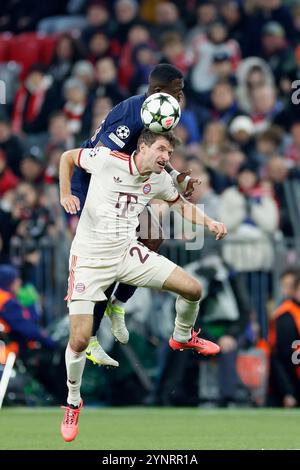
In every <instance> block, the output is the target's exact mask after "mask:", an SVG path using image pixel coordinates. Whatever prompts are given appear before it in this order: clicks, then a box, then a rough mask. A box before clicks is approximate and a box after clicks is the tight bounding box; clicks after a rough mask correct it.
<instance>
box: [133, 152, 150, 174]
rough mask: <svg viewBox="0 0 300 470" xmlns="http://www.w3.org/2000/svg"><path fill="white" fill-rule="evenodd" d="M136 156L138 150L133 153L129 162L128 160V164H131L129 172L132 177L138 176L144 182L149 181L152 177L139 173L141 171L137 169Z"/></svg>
mask: <svg viewBox="0 0 300 470" xmlns="http://www.w3.org/2000/svg"><path fill="white" fill-rule="evenodd" d="M135 154H136V150H135V151H134V152H132V154H131V155H130V157H129V160H128V163H129V172H130V174H131V175H132V176H138V177H139V178H141V179H142V180H143V181H144V182H145V181H148V179H149V178H150V176H146V175H141V174H140V173H139V170H138V169H137V167H136V165H135V161H134V156H135Z"/></svg>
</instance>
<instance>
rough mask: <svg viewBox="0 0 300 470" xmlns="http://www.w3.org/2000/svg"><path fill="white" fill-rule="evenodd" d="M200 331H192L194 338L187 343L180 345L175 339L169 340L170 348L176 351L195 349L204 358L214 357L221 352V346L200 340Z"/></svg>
mask: <svg viewBox="0 0 300 470" xmlns="http://www.w3.org/2000/svg"><path fill="white" fill-rule="evenodd" d="M199 333H200V330H199V331H197V332H196V331H194V330H192V338H191V339H190V340H189V341H186V342H185V343H179V342H178V341H175V339H173V337H172V336H171V338H170V339H169V346H170V347H171V348H172V349H174V350H179V351H183V350H184V349H193V350H194V351H196V352H197V353H198V354H203V356H214V355H215V354H218V353H219V352H220V346H218V345H217V344H215V343H213V342H212V341H208V340H206V339H202V338H199V336H198V335H199Z"/></svg>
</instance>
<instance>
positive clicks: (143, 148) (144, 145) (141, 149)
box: [139, 142, 146, 152]
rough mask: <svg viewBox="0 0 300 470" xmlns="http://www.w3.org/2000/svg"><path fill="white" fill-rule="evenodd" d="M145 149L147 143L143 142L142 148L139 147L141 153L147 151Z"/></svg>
mask: <svg viewBox="0 0 300 470" xmlns="http://www.w3.org/2000/svg"><path fill="white" fill-rule="evenodd" d="M145 147H146V144H145V142H141V143H140V146H139V152H141V151H143V150H145Z"/></svg>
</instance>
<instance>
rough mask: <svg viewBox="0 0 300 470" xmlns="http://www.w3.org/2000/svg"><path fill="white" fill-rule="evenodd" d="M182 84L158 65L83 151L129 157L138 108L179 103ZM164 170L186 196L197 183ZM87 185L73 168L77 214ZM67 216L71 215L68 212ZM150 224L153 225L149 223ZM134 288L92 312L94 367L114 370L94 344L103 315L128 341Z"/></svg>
mask: <svg viewBox="0 0 300 470" xmlns="http://www.w3.org/2000/svg"><path fill="white" fill-rule="evenodd" d="M183 87H184V80H183V75H182V73H181V72H180V71H179V70H178V69H177V68H176V67H174V66H172V65H170V64H159V65H157V66H156V67H155V68H154V69H153V71H152V72H151V74H150V77H149V87H148V91H147V93H145V94H143V95H137V96H132V97H131V98H128V99H127V100H125V101H122V102H121V103H119V104H118V105H117V106H115V107H114V108H113V109H112V110H111V111H110V113H109V114H108V115H107V117H106V119H105V120H104V121H103V122H102V123H101V124H100V126H99V127H98V129H97V130H96V131H95V133H94V135H93V136H92V137H91V138H90V139H89V140H87V141H85V142H84V144H83V145H82V147H83V148H94V147H99V146H105V147H108V148H110V149H111V150H117V151H120V152H123V153H126V154H129V155H130V154H132V152H134V151H135V149H136V144H137V140H138V138H139V136H140V133H141V131H142V129H143V128H144V124H143V122H142V120H141V107H142V104H143V102H144V101H145V99H146V98H147V96H149V95H152V94H153V93H158V92H164V93H169V94H170V95H172V96H173V97H174V98H176V99H177V100H178V101H179V102H180V101H181V99H182V97H183V91H182V90H183ZM166 170H167V171H168V172H169V173H170V174H171V176H172V178H173V181H174V183H175V184H176V186H177V187H178V188H179V189H180V190H181V191H183V192H184V195H185V196H187V197H188V196H189V195H190V194H191V193H192V191H193V186H194V184H196V183H198V180H197V179H193V178H191V177H190V176H189V171H187V172H185V173H180V174H179V172H177V171H176V170H174V169H173V168H172V167H171V165H169V167H168V168H166ZM89 181H90V174H88V173H86V172H85V171H84V170H82V169H80V168H78V167H77V168H76V170H75V171H74V174H73V178H72V188H71V190H72V195H73V196H74V202H75V205H76V208H77V211H81V210H82V208H83V206H84V202H85V199H86V195H87V191H88V187H89ZM70 213H74V212H72V211H71V210H70ZM151 223H152V221H151ZM162 241H163V240H162V238H159V239H143V240H142V242H143V244H144V245H146V246H147V247H148V248H150V249H151V250H153V251H158V249H159V247H160V245H161V243H162ZM114 287H115V286H111V288H110V289H109V291H107V292H106V296H107V298H108V299H110V297H111V294H112V291H113V289H114ZM135 289H136V287H134V286H129V285H125V284H119V286H118V287H117V289H116V291H115V294H114V296H113V297H112V299H111V300H109V301H107V302H99V304H98V305H97V306H96V308H95V311H94V326H93V332H92V337H91V341H90V344H89V346H88V348H87V352H86V355H87V358H88V359H90V360H91V361H92V362H93V363H94V364H98V365H108V366H113V367H117V366H118V365H119V364H118V362H117V361H115V360H114V359H112V358H111V357H109V356H108V355H107V354H106V353H105V351H104V350H103V349H102V347H101V346H100V344H99V342H98V340H97V336H96V334H97V331H98V328H99V325H100V322H101V320H102V317H103V315H104V311H105V313H106V314H107V315H108V316H109V318H110V320H111V322H112V333H113V335H114V336H115V338H116V339H117V340H118V341H120V342H121V343H123V344H126V343H127V342H128V339H129V334H128V330H127V328H126V325H125V319H124V314H125V310H124V306H125V303H126V302H127V300H128V299H129V298H130V297H132V295H133V294H134V292H135ZM105 309H106V310H105Z"/></svg>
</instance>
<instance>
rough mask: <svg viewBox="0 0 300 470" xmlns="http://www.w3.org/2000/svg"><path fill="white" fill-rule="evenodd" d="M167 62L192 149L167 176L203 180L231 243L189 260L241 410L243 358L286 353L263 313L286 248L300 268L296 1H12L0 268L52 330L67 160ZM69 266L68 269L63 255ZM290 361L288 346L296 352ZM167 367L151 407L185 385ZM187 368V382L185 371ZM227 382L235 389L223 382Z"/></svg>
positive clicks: (5, 44)
mask: <svg viewBox="0 0 300 470" xmlns="http://www.w3.org/2000/svg"><path fill="white" fill-rule="evenodd" d="M160 62H167V63H171V64H173V65H175V66H176V67H178V68H179V69H180V70H181V71H182V72H183V74H184V78H185V89H184V91H185V99H184V105H183V109H182V118H181V120H180V123H179V124H178V126H177V127H176V129H175V132H176V134H177V135H178V136H179V137H180V139H181V141H182V145H181V147H180V148H179V149H178V150H177V151H176V153H175V154H174V156H173V157H172V158H173V161H172V164H173V166H174V167H175V168H176V169H177V170H178V171H183V170H186V169H188V168H191V170H192V173H193V176H195V177H196V176H199V177H200V178H201V180H202V184H201V185H200V186H199V187H198V188H197V189H196V190H195V192H194V194H193V197H192V201H193V202H195V203H201V204H204V207H205V209H206V210H207V212H208V214H209V215H211V216H212V217H215V218H219V219H220V220H222V221H223V222H225V223H226V225H227V227H228V231H229V236H228V241H227V242H226V243H225V244H224V245H223V246H222V247H221V249H218V250H217V249H216V246H215V245H214V244H212V246H211V247H210V246H206V245H205V247H204V250H203V253H202V254H201V260H196V259H194V260H190V261H194V262H196V265H194V264H193V263H190V264H189V267H190V269H192V270H193V272H194V273H196V275H199V277H201V279H202V278H203V282H204V284H205V283H206V284H207V298H206V300H205V302H204V305H203V311H204V312H207V318H208V321H207V323H209V324H210V325H212V328H210V335H211V337H212V338H216V337H217V338H218V340H219V342H220V344H221V345H222V348H223V351H224V356H226V353H227V357H225V359H224V356H222V359H221V361H223V362H222V369H223V371H224V372H223V376H222V374H221V376H220V377H219V378H218V381H219V384H220V387H221V389H222V390H223V392H222V393H223V395H222V393H221V397H219V399H220V401H221V402H223V403H227V402H231V401H234V400H235V398H234V397H235V389H236V380H235V375H234V374H235V372H236V371H235V369H236V354H237V351H238V349H239V348H240V347H242V346H243V345H245V344H248V345H249V344H252V345H254V344H256V342H257V340H258V339H259V338H262V339H263V340H265V341H266V340H268V341H267V352H264V354H265V355H266V357H268V358H270V354H272V353H271V352H270V351H271V349H270V348H272V347H275V346H274V345H275V344H277V339H278V338H277V336H276V335H275V336H274V326H272V327H270V328H268V322H269V320H268V312H269V313H270V312H272V310H275V307H276V305H278V304H279V303H280V301H281V300H282V298H281V297H280V295H277V298H274V295H273V292H274V275H273V274H274V269H275V267H276V269H277V271H278V263H279V262H281V260H280V261H279V259H278V254H277V252H276V249H275V248H274V246H275V244H276V241H278V240H284V241H286V243H287V244H289V246H292V248H293V249H292V251H291V252H290V254H289V258H287V257H285V258H284V260H283V261H282V265H280V268H281V270H283V269H284V268H285V267H289V264H294V265H295V266H293V269H294V268H295V269H297V265H296V264H297V263H296V262H295V259H296V254H297V243H295V240H296V239H297V237H298V235H299V230H300V229H299V226H298V219H297V216H300V207H299V204H300V203H299V200H300V198H299V194H300V108H299V104H298V102H300V96H299V97H298V95H300V93H299V92H298V88H299V89H300V82H299V80H300V1H298V0H290V1H283V0H244V1H242V0H202V1H201V0H186V1H184V2H181V1H178V0H173V1H168V0H167V1H162V0H140V1H137V0H115V1H113V0H110V1H108V0H60V1H57V0H52V1H51V2H50V1H49V2H41V1H40V0H14V1H7V2H2V3H1V5H0V80H1V84H2V85H3V84H4V87H3V86H2V87H1V88H0V103H1V106H0V264H13V265H14V266H16V267H17V268H18V269H19V273H20V275H21V277H22V279H23V283H24V284H25V285H32V286H34V287H35V288H36V289H38V290H40V291H43V292H40V293H41V294H42V296H41V298H40V302H41V305H42V306H43V307H45V308H46V310H47V309H48V310H47V318H46V319H45V318H44V319H43V315H42V318H41V321H42V323H44V325H47V324H48V323H50V322H51V309H52V307H53V309H55V306H51V305H50V307H49V305H48V306H47V305H45V298H46V297H47V295H46V294H45V292H44V290H45V289H44V287H45V286H44V284H43V285H41V266H45V265H46V266H47V273H46V278H47V279H46V282H45V284H47V282H48V283H49V279H51V277H53V278H54V277H55V275H54V274H53V270H54V268H53V264H54V263H55V262H56V261H55V259H54V260H53V258H55V257H54V252H55V253H56V252H57V250H56V251H55V250H54V251H53V250H52V251H51V249H50V250H49V246H50V247H52V246H54V247H55V246H57V245H60V246H61V247H63V246H64V243H65V244H66V246H68V243H69V242H70V240H71V238H72V236H73V234H74V230H75V228H76V223H77V220H76V218H75V217H70V218H66V217H65V215H64V214H63V213H62V211H61V209H60V206H59V198H58V165H59V158H60V155H61V153H62V152H63V151H64V150H66V149H70V148H74V147H78V146H80V145H81V144H82V143H83V141H84V140H86V139H87V138H88V137H90V136H91V135H93V134H94V133H95V132H96V130H97V128H98V127H99V125H100V124H101V122H102V120H103V119H104V118H105V116H106V115H107V113H108V112H109V111H110V110H111V109H112V108H113V107H114V106H115V105H116V104H117V103H119V102H120V101H121V100H123V99H126V98H127V97H129V96H132V95H134V94H142V93H145V92H146V90H147V82H148V76H149V73H150V71H151V70H152V68H153V67H154V66H155V65H156V64H158V63H160ZM298 82H299V83H298ZM3 92H5V93H3ZM124 124H126V116H124ZM45 246H47V250H46V251H45V249H44V247H45ZM298 249H299V247H298ZM65 251H66V252H67V250H65ZM45 253H47V256H46V255H45ZM49 253H50V256H49ZM291 253H292V254H291ZM46 258H47V259H46ZM59 258H60V261H61V259H62V260H63V261H64V258H61V253H60V256H59ZM66 260H67V258H65V261H66ZM176 261H178V259H177V260H176ZM66 263H67V261H66V262H65V266H67V264H66ZM276 263H277V264H276ZM56 272H57V271H56ZM63 272H67V271H66V268H65V271H63ZM295 279H298V277H297V276H296V277H295ZM65 281H66V279H65ZM277 281H278V279H277ZM295 282H296V280H295ZM0 289H1V286H0ZM295 292H296V294H295ZM297 292H298V294H297ZM52 294H53V293H52ZM289 295H290V298H292V299H295V297H297V295H298V297H297V298H298V299H299V300H298V301H296V302H299V303H300V297H299V288H298V291H297V285H295V286H294V288H293V290H292V291H291V293H290V294H289ZM226 296H227V297H226ZM284 298H285V296H284ZM153 299H154V300H153ZM153 299H152V302H155V303H156V305H157V309H158V311H159V312H160V313H161V312H162V311H163V310H166V309H167V306H168V308H169V310H172V301H171V300H170V303H169V304H168V302H167V301H165V298H164V300H163V301H161V300H160V295H157V297H156V296H154V297H153ZM293 301H294V300H293ZM222 302H223V304H222ZM270 302H271V303H270ZM142 303H143V302H142ZM137 304H138V300H136V305H137ZM163 304H164V305H163ZM170 305H171V307H170ZM152 306H153V305H152ZM134 308H136V307H134ZM134 308H133V310H134ZM150 310H151V309H150ZM218 311H219V313H220V311H221V315H219V316H218ZM214 312H215V314H214ZM0 315H1V313H0ZM298 315H299V312H298ZM204 318H205V315H204ZM293 318H294V317H293ZM271 322H272V321H271ZM154 323H155V322H154V321H152V327H153V325H154ZM249 324H250V328H248V329H247V327H248V326H249ZM272 325H273V323H272ZM297 325H298V326H297V328H298V329H297V328H296V330H295V331H296V333H295V334H296V337H299V336H300V326H299V322H298V323H297ZM148 326H149V325H148ZM150 326H151V325H150ZM149 328H150V327H149ZM205 328H207V326H206V327H205ZM146 329H147V328H146ZM154 329H155V328H154ZM167 329H168V328H167V327H166V329H165V331H167ZM150 330H151V328H150ZM269 330H272V335H273V336H272V339H271V340H270V338H268V335H269ZM152 336H153V337H155V338H156V340H157V338H158V339H159V340H161V341H162V348H161V349H162V351H163V347H164V341H163V338H164V337H165V336H166V334H165V332H164V333H162V334H161V332H157V331H155V334H153V335H152V333H150V334H149V332H148V338H152ZM292 336H293V335H292ZM274 338H275V339H274ZM156 340H155V341H156ZM155 341H154V343H155ZM274 341H275V342H274ZM270 345H271V346H270ZM286 347H287V346H286ZM262 350H263V349H262ZM264 351H266V348H265V349H264ZM291 352H292V350H291V347H290V348H289V350H288V352H286V355H288V354H290V355H291ZM162 355H163V358H164V359H163V360H162V359H161V357H160V359H158V362H157V364H158V365H159V377H158V379H157V385H156V389H155V390H154V391H153V390H152V392H151V394H150V395H151V397H150V398H149V402H151V400H152V401H153V402H159V401H161V399H160V400H159V399H158V398H157V397H158V396H160V397H161V396H168V390H169V389H170V390H171V389H172V387H173V388H174V387H175V385H174V381H173V382H172V380H170V377H169V376H168V377H167V379H166V377H165V374H166V370H171V369H172V363H173V362H174V358H175V357H176V360H175V363H176V366H174V367H175V369H174V370H175V371H176V370H177V369H176V368H177V367H179V366H178V362H177V359H178V358H177V356H174V355H173V357H170V358H168V355H167V353H163V352H162ZM186 357H189V358H190V356H186ZM268 360H269V359H268ZM172 361H173V362H172ZM180 361H181V359H180V360H179V363H181V362H182V363H183V362H184V360H182V361H181V362H180ZM269 363H270V364H274V360H272V361H271V362H268V364H269ZM276 364H278V361H277V363H276V360H275V368H276V367H277V366H276ZM207 365H208V364H207V363H206V365H205V367H206V366H207ZM166 367H167V369H166ZM196 367H198V363H197V364H196ZM205 367H204V368H203V369H205ZM182 368H183V369H184V370H185V371H186V373H188V372H189V370H186V369H187V367H186V364H182ZM212 370H213V363H212V364H211V365H210V372H211V371H212ZM276 370H277V371H278V370H280V368H279V369H278V367H277V369H276ZM225 371H226V372H225ZM232 371H233V372H232ZM234 371H235V372H234ZM194 372H195V371H194ZM279 373H280V372H279ZM275 374H276V372H275ZM206 375H207V374H206ZM224 375H227V376H228V377H231V378H232V380H231V382H230V380H229V381H225V383H224ZM193 376H195V373H193ZM272 377H273V375H272ZM173 379H174V380H175V379H176V373H174V376H173ZM175 381H176V380H175ZM299 381H300V377H299V379H298V385H297V380H295V383H294V385H293V387H294V386H296V388H297V387H298V391H297V390H296V391H295V390H294V389H293V387H290V389H288V391H286V390H285V391H282V390H281V391H279V392H278V394H279V395H278V396H277V399H278V400H277V403H278V404H280V405H284V406H295V405H297V404H298V405H299V404H300V401H299ZM165 383H167V385H166V387H167V388H164V390H165V391H164V392H162V387H165V385H164V384H165ZM170 384H171V385H170ZM295 384H296V385H295ZM273 386H274V384H273ZM166 390H167V391H166ZM148 391H149V390H148ZM164 393H165V395H164ZM189 393H191V391H190V392H189ZM280 394H281V395H280ZM297 394H298V395H297ZM286 395H288V396H289V397H290V396H292V397H294V401H293V399H290V400H289V399H285V398H284V397H286ZM168 400H169V399H168V398H166V400H165V402H164V403H166V404H168V403H170V401H168ZM297 400H298V401H297ZM162 401H163V400H162ZM257 403H258V404H259V399H258V400H257Z"/></svg>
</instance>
